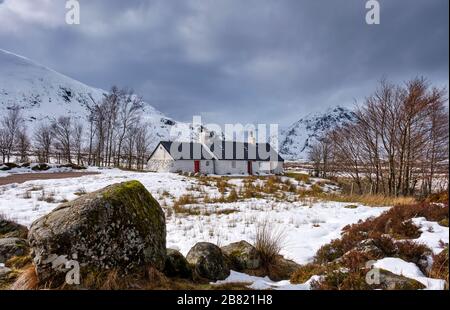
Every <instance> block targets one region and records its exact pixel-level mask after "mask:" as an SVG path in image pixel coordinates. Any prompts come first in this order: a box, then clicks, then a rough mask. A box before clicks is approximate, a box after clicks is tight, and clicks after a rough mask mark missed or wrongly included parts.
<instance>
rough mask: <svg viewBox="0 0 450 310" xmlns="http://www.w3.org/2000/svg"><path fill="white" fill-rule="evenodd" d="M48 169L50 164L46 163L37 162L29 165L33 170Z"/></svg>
mask: <svg viewBox="0 0 450 310" xmlns="http://www.w3.org/2000/svg"><path fill="white" fill-rule="evenodd" d="M49 169H50V166H49V165H47V164H37V165H34V166H33V167H31V170H33V171H47V170H49Z"/></svg>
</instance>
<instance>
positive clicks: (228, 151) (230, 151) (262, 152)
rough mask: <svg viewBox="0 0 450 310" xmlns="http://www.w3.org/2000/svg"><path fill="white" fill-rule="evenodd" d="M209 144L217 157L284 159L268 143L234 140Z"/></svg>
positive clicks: (258, 159) (231, 158)
mask: <svg viewBox="0 0 450 310" xmlns="http://www.w3.org/2000/svg"><path fill="white" fill-rule="evenodd" d="M218 146H219V147H218V148H217V149H215V148H216V144H212V145H211V151H212V152H213V153H214V155H215V156H216V158H217V159H230V160H257V161H270V160H274V161H284V159H283V158H282V157H281V156H280V155H279V154H278V153H277V152H276V151H275V150H274V149H273V148H272V146H271V145H270V144H269V143H255V144H252V143H247V142H234V141H221V142H219V143H218Z"/></svg>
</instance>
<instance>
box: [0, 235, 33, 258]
mask: <svg viewBox="0 0 450 310" xmlns="http://www.w3.org/2000/svg"><path fill="white" fill-rule="evenodd" d="M27 252H28V245H27V241H26V240H24V239H21V238H3V239H0V263H6V261H7V260H9V259H10V258H11V257H14V256H22V255H25V254H26V253H27Z"/></svg>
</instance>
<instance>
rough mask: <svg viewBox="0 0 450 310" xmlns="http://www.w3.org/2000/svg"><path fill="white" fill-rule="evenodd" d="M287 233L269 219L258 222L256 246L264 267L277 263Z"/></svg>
mask: <svg viewBox="0 0 450 310" xmlns="http://www.w3.org/2000/svg"><path fill="white" fill-rule="evenodd" d="M285 239H286V235H285V233H284V231H283V230H280V229H277V228H276V227H274V224H273V222H270V221H269V220H268V219H265V220H263V221H259V222H258V223H257V224H256V234H255V248H256V250H257V251H258V253H259V255H260V257H261V262H262V265H263V267H265V268H270V266H273V265H276V263H277V259H278V257H279V256H280V251H281V250H282V249H283V247H284V245H285Z"/></svg>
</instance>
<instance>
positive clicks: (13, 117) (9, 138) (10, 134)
mask: <svg viewBox="0 0 450 310" xmlns="http://www.w3.org/2000/svg"><path fill="white" fill-rule="evenodd" d="M22 124H23V118H22V113H21V112H20V109H19V108H18V107H12V108H10V109H9V110H8V112H7V113H6V115H5V116H4V117H3V118H2V119H1V120H0V151H1V152H2V157H3V162H9V160H10V157H11V153H12V151H13V148H14V142H15V141H16V139H17V134H18V132H19V130H20V128H21V126H22Z"/></svg>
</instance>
